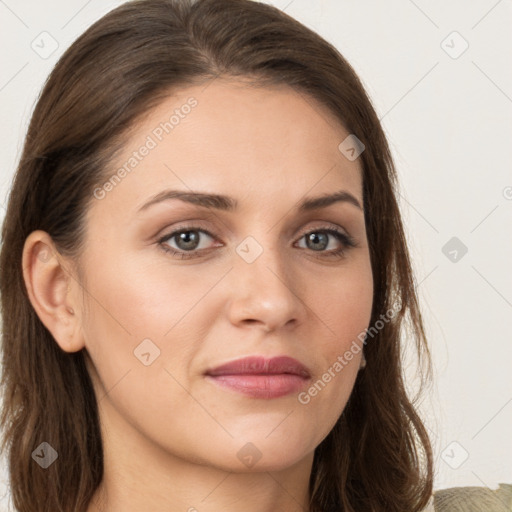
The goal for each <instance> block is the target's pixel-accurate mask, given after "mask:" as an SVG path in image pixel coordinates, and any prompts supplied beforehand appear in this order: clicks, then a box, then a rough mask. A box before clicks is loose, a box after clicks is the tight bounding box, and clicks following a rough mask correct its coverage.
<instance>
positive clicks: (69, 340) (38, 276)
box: [22, 230, 84, 352]
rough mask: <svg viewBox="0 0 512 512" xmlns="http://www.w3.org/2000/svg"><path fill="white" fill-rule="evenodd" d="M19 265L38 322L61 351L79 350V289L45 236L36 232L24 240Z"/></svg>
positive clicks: (47, 236)
mask: <svg viewBox="0 0 512 512" xmlns="http://www.w3.org/2000/svg"><path fill="white" fill-rule="evenodd" d="M22 264H23V278H24V280H25V286H26V288H27V292H28V296H29V299H30V302H31V303H32V307H33V308H34V309H35V311H36V313H37V316H38V317H39V319H40V320H41V322H42V323H43V324H44V325H45V327H46V328H47V329H48V330H49V331H50V332H51V334H52V335H53V337H54V339H55V341H56V342H57V343H58V345H59V346H60V348H61V349H62V350H64V351H65V352H77V351H79V350H81V349H82V348H83V347H84V339H83V335H82V331H81V320H80V304H79V303H78V301H77V298H78V297H79V294H78V293H76V292H77V291H78V288H79V287H80V285H79V283H78V282H77V280H76V278H75V277H74V276H73V275H72V273H71V268H68V266H69V265H66V262H65V260H64V259H63V258H62V256H61V255H60V254H59V252H58V251H57V249H56V248H55V244H54V243H53V240H52V238H51V237H50V235H49V234H48V233H46V232H45V231H41V230H38V231H34V232H32V233H31V234H30V235H29V236H28V237H27V239H26V240H25V245H24V248H23V258H22ZM69 267H71V266H69Z"/></svg>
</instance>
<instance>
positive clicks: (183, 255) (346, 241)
mask: <svg viewBox="0 0 512 512" xmlns="http://www.w3.org/2000/svg"><path fill="white" fill-rule="evenodd" d="M188 231H198V232H201V233H205V234H207V235H208V236H210V237H211V238H213V239H216V238H217V237H216V236H215V235H214V234H212V233H210V232H209V231H208V230H207V229H203V228H199V227H198V226H184V227H181V228H180V229H178V230H175V231H173V232H171V233H169V234H168V235H165V236H163V237H162V238H160V239H159V240H158V244H159V246H160V247H161V249H162V250H163V251H165V252H166V253H170V254H171V255H172V256H177V257H180V259H183V260H185V259H191V258H197V257H199V256H198V255H197V253H198V252H199V253H200V252H202V251H207V250H208V249H200V250H199V251H198V250H196V249H195V250H192V251H178V250H176V249H173V248H171V247H169V246H168V245H167V244H165V243H164V242H166V241H168V240H169V239H172V238H174V237H175V236H176V235H178V234H180V233H186V232H188ZM312 233H328V234H330V235H333V236H334V237H335V238H336V239H337V240H338V241H339V242H341V244H342V247H341V249H335V250H331V251H327V252H324V251H312V252H320V253H322V252H323V253H324V255H323V256H320V257H321V258H326V257H327V258H338V259H341V258H343V257H344V256H345V251H346V250H348V249H351V248H353V247H357V243H356V241H355V239H354V238H352V237H351V236H350V235H348V234H346V233H343V232H341V231H338V230H337V229H334V228H331V227H323V228H322V227H320V228H316V229H313V230H311V231H308V232H307V233H304V234H303V235H302V236H301V237H300V238H299V240H301V239H303V238H304V237H305V236H308V235H311V234H312Z"/></svg>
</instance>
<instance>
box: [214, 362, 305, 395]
mask: <svg viewBox="0 0 512 512" xmlns="http://www.w3.org/2000/svg"><path fill="white" fill-rule="evenodd" d="M206 377H207V378H208V379H209V380H210V381H212V382H214V383H215V384H217V385H219V386H221V387H224V388H228V389H230V390H231V391H235V392H238V393H242V394H245V395H248V396H251V397H253V398H266V399H269V398H278V397H281V396H284V395H288V394H291V393H294V392H298V391H300V390H301V389H303V388H304V387H305V385H306V383H307V382H308V381H309V379H310V378H311V376H310V373H309V370H308V369H307V368H306V367H305V366H304V365H303V364H302V363H300V362H299V361H297V360H296V359H293V358H291V357H287V356H280V357H274V358H272V359H266V358H264V357H256V356H253V357H246V358H243V359H238V360H236V361H232V362H230V363H226V364H223V365H221V366H218V367H216V368H213V369H211V370H208V371H207V372H206Z"/></svg>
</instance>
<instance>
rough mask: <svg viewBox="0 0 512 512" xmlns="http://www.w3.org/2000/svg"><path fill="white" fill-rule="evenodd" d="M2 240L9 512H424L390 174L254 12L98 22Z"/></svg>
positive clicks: (425, 469)
mask: <svg viewBox="0 0 512 512" xmlns="http://www.w3.org/2000/svg"><path fill="white" fill-rule="evenodd" d="M2 236H3V247H2V253H1V260H0V261H1V273H0V289H1V293H2V315H3V346H2V350H3V362H4V372H3V396H4V404H3V411H2V418H1V422H2V426H3V428H4V437H3V441H4V446H3V448H4V449H5V448H6V447H7V448H8V463H9V470H10V474H11V492H12V496H13V502H14V506H15V508H16V510H19V511H34V510H38V511H39V510H41V511H43V510H44V511H56V510H59V511H84V512H94V511H109V512H111V511H117V510H123V511H127V512H129V511H132V510H133V511H135V510H137V511H138V510H148V511H150V510H151V511H157V510H158V511H160V510H166V511H178V510H188V511H189V512H192V511H196V510H197V511H201V512H203V511H220V510H222V511H229V510H239V509H243V510H245V511H249V512H251V511H259V512H263V511H274V510H284V511H299V510H301V511H309V512H320V511H322V512H326V511H345V512H347V511H351V512H356V511H357V512H362V511H375V512H384V511H385V512H390V511H397V512H398V511H410V512H416V511H420V510H424V509H425V507H427V505H428V504H429V503H430V505H429V506H432V481H433V468H432V453H431V446H430V442H429V439H428V435H427V432H426V430H425V428H424V426H423V424H422V422H421V420H420V418H419V416H418V414H417V412H416V410H415V407H414V400H412V399H410V398H409V397H408V396H407V394H406V392H405V384H404V381H403V376H402V368H401V363H400V361H401V355H402V347H401V341H400V340H401V338H402V339H403V342H404V343H407V344H414V346H415V347H416V349H417V351H418V356H419V358H420V362H421V364H420V367H419V369H420V373H421V376H422V379H423V380H424V381H425V382H426V381H427V380H428V378H429V375H430V361H429V352H428V347H427V344H426V340H425V334H424V330H423V324H422V318H421V314H420V311H419V307H418V302H417V296H416V293H415V289H414V279H413V275H412V272H411V265H410V261H409V253H408V249H407V245H406V240H405V237H404V231H403V227H402V221H401V218H400V213H399V209H398V206H397V201H396V174H395V170H394V167H393V162H392V159H391V156H390V152H389V148H388V145H387V142H386V139H385V136H384V133H383V130H382V128H381V126H380V124H379V121H378V118H377V116H376V114H375V111H374V109H373V107H372V105H371V102H370V100H369V98H368V96H367V94H366V93H365V91H364V89H363V87H362V85H361V82H360V81H359V79H358V77H357V76H356V74H355V73H354V71H353V69H352V68H351V67H350V65H349V64H348V63H347V62H346V61H345V59H344V58H343V57H342V56H341V55H340V53H339V52H338V51H337V50H336V49H335V48H334V47H333V46H331V45H330V44H329V43H327V42H326V41H325V40H323V39H322V38H321V37H320V36H318V35H317V34H315V33H314V32H312V31H311V30H309V29H307V28H306V27H305V26H303V25H301V24H300V23H299V22H297V21H296V20H294V19H292V18H290V17H289V16H287V15H286V14H284V13H283V12H281V11H279V10H278V9H276V8H273V7H271V6H268V5H265V4H260V3H256V2H251V1H248V0H216V1H213V0H199V1H197V2H193V1H188V0H181V1H173V0H140V1H134V2H128V3H126V4H124V5H122V6H121V7H119V8H117V9H115V10H113V11H111V12H110V13H109V14H107V15H106V16H105V17H103V18H102V19H100V20H99V21H98V22H96V23H95V24H94V25H93V26H92V27H90V28H89V29H88V30H87V31H86V32H85V33H84V34H83V35H82V36H81V37H79V38H78V39H77V41H75V42H74V44H73V45H72V46H71V47H70V48H69V49H68V50H67V51H66V52H65V54H64V55H63V56H62V58H61V59H60V61H59V62H58V64H57V65H56V67H55V69H54V70H53V71H52V73H51V75H50V77H49V79H48V81H47V83H46V85H45V87H44V89H43V91H42V94H41V96H40V98H39V101H38V103H37V106H36V108H35V111H34V113H33V116H32V120H31V123H30V126H29V130H28V134H27V138H26V141H25V146H24V149H23V154H22V156H21V160H20V163H19V168H18V170H17V173H16V176H15V181H14V183H13V188H12V192H11V195H10V199H9V203H8V208H7V214H6V217H5V221H4V225H3V232H2ZM317 245H318V247H316V246H317ZM406 326H408V327H409V328H408V329H407V331H405V329H404V327H406ZM402 334H407V336H406V337H405V336H401V335H402Z"/></svg>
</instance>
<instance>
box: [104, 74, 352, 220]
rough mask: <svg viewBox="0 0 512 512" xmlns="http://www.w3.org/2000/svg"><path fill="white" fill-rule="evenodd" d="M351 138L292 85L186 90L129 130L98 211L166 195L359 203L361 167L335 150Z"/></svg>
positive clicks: (232, 84) (220, 82)
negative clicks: (331, 196)
mask: <svg viewBox="0 0 512 512" xmlns="http://www.w3.org/2000/svg"><path fill="white" fill-rule="evenodd" d="M347 136H349V132H348V131H347V130H346V129H345V128H344V127H343V126H342V124H341V123H340V121H339V120H338V119H337V118H336V117H335V116H334V115H333V114H332V113H331V112H330V111H329V109H327V108H326V107H325V106H324V105H322V104H321V103H319V102H318V101H317V100H315V99H314V98H312V97H310V96H308V95H306V94H304V93H302V92H299V91H297V90H295V89H293V88H291V87H289V86H272V87H255V86H252V85H250V84H249V83H248V82H242V81H233V80H225V79H216V80H213V81H211V82H209V83H206V84H203V85H196V86H190V87H187V88H183V89H181V90H179V91H176V92H174V93H172V94H170V95H169V96H168V97H167V98H166V99H165V100H163V101H162V102H161V103H160V104H159V105H158V106H157V107H155V108H153V109H152V110H151V111H148V112H147V113H146V115H145V116H144V117H143V119H141V120H140V121H139V122H138V123H137V124H136V125H135V126H134V127H133V129H132V130H131V132H130V137H129V139H128V140H127V143H126V145H125V147H124V148H123V151H122V152H121V153H120V154H119V155H118V156H117V157H116V159H115V161H114V163H113V166H112V168H111V169H110V170H109V171H110V174H108V173H107V176H106V177H107V181H109V182H111V183H112V185H111V186H108V187H107V188H108V189H109V190H108V193H107V194H106V197H105V199H104V200H103V201H101V205H100V207H101V208H110V209H115V210H118V209H119V208H122V209H123V210H124V211H125V213H126V210H134V211H135V210H137V209H138V208H139V207H140V206H141V205H142V204H143V203H144V202H145V201H146V200H147V198H148V197H150V196H152V195H155V194H157V193H158V192H161V191H162V190H164V189H168V188H175V189H176V188H178V189H182V190H185V191H186V190H194V191H204V192H212V193H219V194H227V195H231V196H235V197H237V198H239V202H240V203H242V205H243V204H245V202H248V203H252V204H253V206H256V205H260V206H261V205H263V204H267V205H270V204H271V205H273V206H275V205H276V204H277V203H276V201H277V202H278V203H279V202H281V203H284V202H291V203H295V202H297V201H298V200H300V199H301V198H302V197H303V196H306V195H318V194H319V193H325V192H329V191H333V190H338V189H340V188H344V189H347V190H348V191H350V192H351V193H352V194H353V195H355V196H356V197H357V198H358V199H360V202H361V203H362V197H361V192H362V176H361V166H360V159H357V160H355V161H350V160H348V159H347V158H346V157H345V156H344V155H343V154H342V153H341V152H340V150H339V149H338V146H339V145H340V143H341V142H342V141H343V140H345V139H346V137H347ZM109 177H110V179H109ZM105 184H106V183H105Z"/></svg>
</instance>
